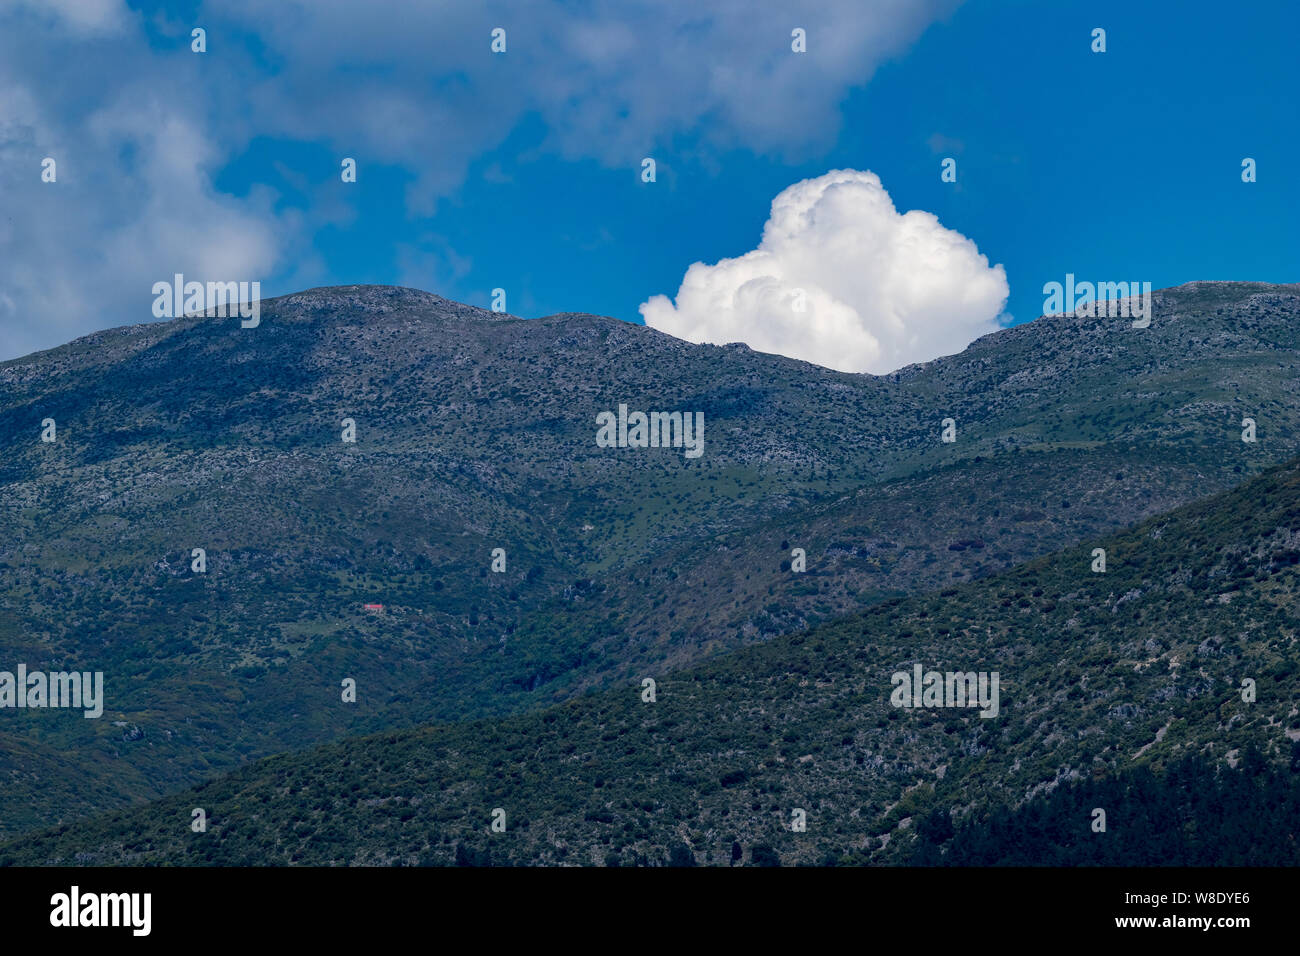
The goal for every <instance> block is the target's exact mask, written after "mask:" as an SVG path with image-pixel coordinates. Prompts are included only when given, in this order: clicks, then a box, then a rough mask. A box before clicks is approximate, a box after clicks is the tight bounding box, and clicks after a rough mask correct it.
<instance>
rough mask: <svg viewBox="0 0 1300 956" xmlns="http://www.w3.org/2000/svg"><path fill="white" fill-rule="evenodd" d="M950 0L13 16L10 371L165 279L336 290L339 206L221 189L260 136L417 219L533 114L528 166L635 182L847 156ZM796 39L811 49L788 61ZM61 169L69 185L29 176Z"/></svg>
mask: <svg viewBox="0 0 1300 956" xmlns="http://www.w3.org/2000/svg"><path fill="white" fill-rule="evenodd" d="M958 2H959V0H789V2H788V3H787V4H786V5H785V6H784V7H783V9H782V13H781V16H780V17H777V18H776V19H775V20H774V19H773V18H772V17H767V16H755V15H754V8H753V5H752V3H750V2H749V0H743V2H742V0H717V2H715V3H712V4H710V5H709V6H708V9H707V10H706V9H704V8H702V7H701V6H700V5H699V4H698V2H697V0H617V2H615V0H591V2H590V3H584V4H576V5H575V4H572V3H570V2H568V0H535V2H533V3H528V4H519V3H517V2H514V0H482V2H476V3H471V4H467V3H464V2H462V0H369V2H368V3H367V4H364V5H361V6H358V5H357V4H356V3H355V2H350V0H283V2H280V3H275V4H267V3H265V2H263V0H203V2H202V3H201V4H199V5H198V7H197V9H190V12H188V13H185V12H182V13H178V14H176V18H174V19H173V18H172V17H170V16H169V15H167V14H165V13H164V12H163V11H162V10H161V9H159V10H158V11H155V12H154V13H152V14H149V15H146V14H142V13H141V12H139V11H138V10H136V9H133V8H132V5H130V4H128V3H127V2H125V0H0V196H4V197H5V204H4V208H3V210H0V290H2V291H0V359H4V358H8V357H11V356H13V355H17V354H22V352H24V351H27V350H31V349H36V348H47V347H50V346H53V345H56V344H58V343H61V342H64V341H67V340H68V339H69V338H71V337H73V336H75V335H80V334H84V333H86V332H89V331H92V330H93V329H96V328H102V327H105V326H113V325H120V324H123V323H126V322H135V321H142V320H147V319H149V318H151V317H152V316H151V314H150V312H149V311H148V308H147V306H148V304H149V303H150V302H151V296H150V295H149V290H150V288H151V287H152V283H153V282H154V281H157V280H159V279H165V278H167V277H169V276H171V275H172V274H173V273H174V272H185V273H187V274H188V273H191V272H192V273H195V274H197V273H200V272H201V273H203V274H205V275H207V274H209V273H212V272H218V271H219V272H222V273H226V272H234V273H237V274H235V275H231V276H229V278H232V279H238V278H243V277H244V276H245V275H247V277H248V278H249V279H250V280H251V279H259V278H261V279H271V278H272V276H273V275H274V272H273V270H276V269H277V268H279V269H280V270H286V269H287V270H293V275H292V278H293V280H294V281H295V282H297V281H300V280H301V281H302V282H304V283H308V284H319V282H320V281H322V280H325V279H327V278H328V277H327V276H325V275H322V274H320V273H321V271H322V270H321V267H320V261H319V257H317V256H316V255H315V254H314V253H313V252H312V250H311V246H310V243H311V240H312V236H313V234H314V232H315V231H316V230H318V229H319V228H321V227H322V224H330V223H332V222H334V221H336V220H337V219H338V218H339V217H340V216H346V215H348V214H349V211H350V209H351V207H350V206H349V205H347V203H346V202H341V201H340V200H338V199H337V198H334V199H332V198H331V197H332V196H335V195H336V192H331V191H330V190H328V189H326V188H323V187H320V186H319V185H317V186H315V187H309V188H316V189H317V193H318V194H317V195H315V196H313V197H312V202H311V204H310V205H309V206H308V207H307V208H305V209H302V210H300V211H292V210H289V211H284V210H283V209H280V208H279V207H278V203H277V199H278V197H276V196H275V195H272V194H271V193H270V191H269V189H262V188H256V187H255V188H253V189H252V190H251V191H250V192H249V193H248V194H247V195H230V194H227V193H224V192H222V190H221V189H219V188H218V187H217V182H218V181H219V179H218V177H219V175H220V173H221V172H222V170H223V169H224V168H225V167H226V165H227V164H228V163H229V162H230V161H231V160H232V159H235V158H237V157H239V156H240V155H241V154H243V152H244V151H245V149H246V148H247V147H248V145H249V144H250V142H252V141H253V140H255V139H257V138H267V139H272V140H274V139H285V140H290V141H293V142H300V143H310V144H316V145H324V146H327V147H329V148H330V149H331V150H332V151H333V152H334V153H335V154H336V155H337V156H354V157H357V158H358V161H359V163H360V164H361V168H362V170H363V173H362V175H367V173H366V172H364V171H365V170H369V169H374V168H375V166H376V165H379V164H386V165H393V166H396V167H399V168H400V169H401V170H403V171H404V172H406V173H409V175H410V181H409V183H408V186H407V202H406V206H407V212H408V213H409V214H410V215H412V216H413V217H421V216H430V215H432V214H433V213H434V212H435V210H436V208H437V205H438V203H439V201H441V200H442V199H444V198H446V197H448V196H452V195H454V193H455V192H456V190H457V189H459V188H460V186H461V185H462V183H463V182H464V180H465V177H466V175H467V172H468V171H469V169H470V168H471V166H472V164H473V163H474V162H476V161H477V160H479V159H480V158H482V157H483V156H484V154H485V153H487V152H489V151H490V150H492V149H495V148H497V147H498V146H500V145H501V144H502V143H503V142H506V141H507V140H508V138H509V137H510V136H511V134H512V133H513V132H514V131H515V130H517V129H520V128H521V124H528V123H530V122H531V121H533V120H535V119H539V118H540V121H541V123H540V126H541V127H542V132H541V133H540V135H539V136H536V135H533V133H534V130H533V129H532V128H530V127H528V126H524V127H522V128H525V129H528V130H529V142H528V143H527V144H526V145H525V146H524V147H523V153H522V154H520V155H518V156H515V157H514V161H515V162H526V161H527V160H528V157H529V156H530V155H539V154H542V153H551V154H556V153H558V154H560V155H562V156H564V157H566V158H594V159H595V160H597V161H599V162H601V163H603V164H605V165H607V166H610V167H617V166H623V167H626V168H628V169H636V168H638V167H639V164H640V161H641V158H642V157H643V156H646V155H655V154H656V153H655V151H656V150H662V151H663V152H662V154H660V155H671V154H674V150H673V146H674V145H681V144H682V143H683V142H685V143H686V146H685V147H684V149H685V153H682V154H683V155H685V154H689V155H699V156H706V155H707V154H708V153H709V152H710V150H712V151H713V152H714V153H717V152H720V151H723V150H731V149H735V148H746V149H751V150H754V151H759V152H772V153H780V154H782V155H784V156H785V157H786V158H794V157H798V156H801V155H802V156H806V155H807V154H808V152H809V151H811V150H815V149H817V148H820V147H822V146H825V145H826V144H827V143H829V142H831V141H833V139H834V137H835V134H836V132H837V130H838V126H839V121H840V116H839V104H840V102H841V101H842V100H843V98H844V96H845V94H846V93H847V92H848V91H849V90H850V89H851V88H853V87H855V86H860V85H862V84H865V83H866V82H867V80H868V79H869V78H870V76H871V75H872V73H873V72H874V70H875V69H876V67H877V66H879V65H880V64H881V63H882V62H884V61H885V60H886V59H887V58H889V57H891V56H895V55H897V54H899V53H901V52H902V51H903V50H905V49H906V48H907V47H908V45H910V44H911V43H912V42H913V41H914V40H915V39H916V38H917V37H918V36H919V35H920V33H921V32H922V31H923V30H924V29H925V28H926V27H927V26H928V25H929V24H931V23H932V22H934V21H935V20H936V19H938V18H940V17H942V16H944V15H946V14H947V13H948V12H950V11H951V10H952V9H953V8H955V6H956V5H957V3H958ZM362 6H364V8H365V9H364V14H359V12H358V11H359V10H361V9H362ZM196 24H202V25H203V26H204V28H205V29H207V34H208V35H207V38H208V49H209V51H210V52H209V53H207V54H205V55H202V56H199V55H195V54H192V53H191V52H190V38H189V30H190V28H191V26H193V25H196ZM496 26H504V27H505V28H507V30H508V33H509V44H508V52H507V53H506V54H505V55H504V56H497V55H494V54H492V53H491V52H490V49H489V39H490V31H491V29H492V28H493V27H496ZM795 26H798V27H802V28H804V29H805V30H806V31H807V38H808V40H807V42H808V52H807V53H803V54H795V53H793V52H791V50H790V30H791V29H793V28H794V27H795ZM69 63H72V64H75V65H76V68H75V69H68V64H69ZM46 156H50V157H53V158H55V159H56V160H57V161H58V174H59V177H58V183H57V184H42V183H40V181H39V175H40V162H41V160H42V158H44V157H46ZM494 159H495V160H496V162H497V163H498V164H499V163H501V160H502V158H501V157H494ZM509 167H510V160H509V158H506V162H505V164H504V167H503V166H502V165H497V166H494V167H489V169H490V170H491V174H492V175H495V176H509V175H510V174H511V170H510V168H509ZM671 175H672V169H671V166H670V165H664V166H661V167H660V176H661V177H664V178H667V177H669V176H671ZM329 179H332V177H331V176H329V175H326V176H324V177H321V179H311V178H310V177H309V179H308V181H309V183H311V182H315V183H319V182H320V181H322V180H329ZM304 191H306V190H304ZM426 252H428V253H429V256H430V257H431V258H428V261H427V262H426V261H425V260H422V259H421V258H420V256H421V252H420V250H418V249H406V248H403V249H396V250H394V255H395V257H396V258H397V260H398V265H399V267H400V268H402V269H403V270H404V271H409V270H412V269H421V268H424V267H425V266H428V267H429V268H432V267H433V266H435V265H437V264H438V263H441V264H442V269H443V271H444V272H448V273H450V274H452V275H455V274H456V272H457V270H458V269H460V268H462V265H461V264H458V261H457V260H456V259H455V258H454V257H447V256H445V255H443V253H442V252H440V251H439V250H438V249H437V248H434V249H433V250H426ZM284 275H285V273H284V271H281V272H280V273H279V278H278V281H277V285H278V286H279V288H280V289H286V288H291V287H292V286H290V285H289V284H288V282H289V280H288V279H286V278H284ZM221 277H222V278H225V277H226V276H225V275H222V276H221ZM348 278H353V279H361V278H364V277H362V276H356V277H348ZM142 288H143V289H144V293H143V294H142V293H141V292H140V290H141V289H142ZM264 292H267V293H268V294H270V290H269V289H268V288H267V287H266V286H264ZM142 303H143V305H142Z"/></svg>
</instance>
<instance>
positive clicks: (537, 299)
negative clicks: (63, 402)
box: [0, 0, 1300, 361]
mask: <svg viewBox="0 0 1300 956" xmlns="http://www.w3.org/2000/svg"><path fill="white" fill-rule="evenodd" d="M60 6H61V4H54V7H60ZM355 6H356V7H357V10H358V11H359V10H360V9H361V8H362V7H365V8H366V12H365V13H364V14H360V13H356V12H353V13H349V12H348V6H347V5H343V4H333V3H321V4H318V5H313V4H303V5H300V4H297V3H286V4H284V5H283V7H281V6H280V5H275V7H276V10H277V12H276V13H274V14H266V13H262V12H261V11H260V7H259V5H258V4H255V3H252V2H251V0H249V2H236V0H231V2H226V3H207V4H203V3H178V4H172V3H167V4H152V3H145V4H139V3H135V4H130V5H125V4H118V3H114V2H112V0H86V4H85V5H84V6H83V7H82V8H81V12H80V13H66V14H65V15H62V16H59V15H55V14H51V13H50V12H49V11H48V9H45V10H39V9H37V8H35V7H34V6H32V5H29V4H25V3H19V2H15V0H0V36H2V37H3V39H0V55H3V57H4V60H5V62H6V63H7V66H3V67H0V105H3V106H5V107H7V109H6V110H5V112H7V113H8V114H9V117H8V122H5V121H3V120H0V190H3V192H2V193H0V195H2V196H3V198H4V199H5V200H6V201H5V203H4V205H5V206H6V207H7V208H8V210H9V212H8V214H5V213H4V212H0V229H2V230H3V231H0V255H2V256H3V258H4V259H5V260H6V261H7V262H8V263H9V265H8V266H7V267H5V266H0V332H2V333H3V334H4V338H3V339H0V358H7V357H12V356H14V355H18V354H22V353H23V352H26V351H31V350H33V349H35V348H43V347H49V346H52V345H55V344H58V343H59V342H62V341H65V340H67V339H69V338H71V337H72V336H73V335H76V334H84V333H85V332H88V331H91V330H92V329H94V328H97V327H107V326H113V325H121V324H128V323H134V322H143V321H150V320H151V316H150V314H149V302H150V296H149V294H148V293H149V284H150V281H151V280H152V279H157V278H169V277H170V276H171V274H172V273H173V272H174V271H187V275H189V274H193V273H194V272H199V273H202V274H204V275H208V276H209V277H218V276H214V275H211V273H213V272H214V271H216V272H220V271H221V270H222V269H224V270H225V271H226V272H228V273H230V275H228V276H227V275H225V274H223V275H221V276H219V277H221V278H227V277H229V278H247V279H259V280H260V281H261V282H262V293H263V295H264V296H271V295H276V294H281V293H286V292H291V291H296V290H298V289H300V288H303V287H305V286H308V285H333V284H347V283H386V284H401V285H412V286H417V287H420V288H424V289H427V290H429V291H434V292H437V293H439V294H442V295H446V296H448V297H450V298H454V299H458V300H461V301H465V302H469V303H472V304H476V305H481V306H485V307H486V306H488V305H489V300H490V293H491V290H492V289H493V288H496V287H501V288H504V289H506V291H507V307H508V310H509V311H510V312H512V313H514V314H517V315H522V316H527V317H533V316H538V315H544V314H548V313H552V312H560V311H583V312H595V313H600V314H605V315H610V316H615V317H617V318H621V319H626V320H629V321H641V318H640V314H639V311H638V307H639V306H640V305H641V304H642V303H643V302H646V301H647V300H648V299H650V298H651V297H652V296H655V295H666V296H668V297H670V298H671V297H674V296H676V295H677V292H678V287H679V285H680V284H681V283H682V280H683V274H684V273H685V272H686V269H687V268H688V267H689V266H690V265H691V264H692V263H695V262H703V263H709V264H711V263H715V262H717V261H718V260H721V259H725V258H729V257H737V256H741V255H743V254H745V253H747V252H750V251H751V250H754V249H755V248H756V246H757V244H758V242H759V238H760V235H761V234H762V232H763V228H764V223H765V222H766V221H767V219H768V216H769V211H770V209H769V207H770V205H771V203H772V200H773V198H774V197H776V196H777V195H778V194H780V193H781V192H782V191H783V190H785V189H787V187H790V186H791V185H792V184H794V183H797V182H799V181H801V180H805V179H814V178H816V177H820V176H823V175H824V174H826V173H827V172H828V171H830V170H836V169H851V170H862V171H867V170H869V171H871V172H873V173H875V174H876V176H878V177H879V181H880V184H881V186H883V189H884V190H885V191H886V192H887V193H888V196H889V198H891V199H892V201H893V204H894V205H895V206H896V207H897V209H898V211H899V212H903V211H906V210H913V209H916V210H924V211H928V212H929V213H933V214H934V216H936V217H937V219H938V221H939V223H941V224H942V226H944V227H946V228H947V229H948V230H953V231H955V232H956V233H960V234H961V236H964V237H966V238H967V239H969V240H970V241H971V242H972V243H973V244H974V245H975V246H976V247H978V253H979V254H982V255H983V256H986V257H987V259H988V264H989V265H990V266H992V265H997V264H1000V265H1002V266H1003V267H1004V269H1005V281H1006V286H1007V288H1008V290H1009V295H1008V297H1007V300H1006V303H1005V306H1004V307H1003V310H999V316H1000V317H998V318H994V319H993V320H992V321H994V322H1000V323H1005V322H1006V321H1009V320H1010V318H1011V317H1013V318H1014V321H1025V320H1029V319H1032V318H1034V317H1036V316H1037V315H1039V314H1040V313H1041V311H1042V305H1043V298H1044V296H1043V292H1042V286H1043V284H1044V283H1045V282H1048V281H1051V280H1054V279H1055V280H1063V278H1064V276H1065V274H1066V273H1067V272H1072V273H1074V274H1075V275H1076V276H1078V277H1080V278H1082V279H1103V280H1138V281H1149V282H1151V283H1152V285H1153V286H1154V287H1155V288H1160V287H1164V286H1170V285H1176V284H1179V283H1182V282H1186V281H1190V280H1194V279H1250V280H1263V281H1273V282H1294V281H1300V267H1298V266H1297V263H1300V239H1298V238H1297V222H1296V211H1297V210H1298V209H1300V186H1297V175H1296V171H1297V161H1298V159H1300V123H1298V122H1297V110H1296V106H1295V103H1296V93H1297V91H1298V90H1300V83H1297V80H1298V79H1300V68H1298V67H1297V66H1296V59H1297V58H1296V56H1295V50H1294V37H1295V36H1296V35H1297V27H1300V14H1298V13H1297V12H1296V6H1295V4H1293V3H1284V2H1275V3H1274V2H1265V3H1257V4H1253V5H1248V6H1243V7H1241V8H1233V9H1225V8H1223V7H1222V6H1220V5H1211V4H1209V3H1201V2H1186V3H1177V4H1174V3H1150V4H1140V3H1139V4H1134V3H1132V2H1129V3H1107V2H1096V0H1093V2H1087V3H1080V2H1052V3H1039V2H1013V0H1002V2H979V0H968V2H965V3H961V4H955V3H952V2H931V3H926V2H915V3H906V4H900V3H897V2H890V3H876V4H873V3H842V4H835V3H830V4H826V3H823V4H800V3H791V4H783V5H781V6H780V10H781V12H780V13H776V12H773V13H764V12H762V11H761V8H760V7H754V6H753V5H751V4H743V5H738V4H733V3H730V2H725V3H719V4H717V5H716V10H713V9H711V8H710V6H709V5H708V4H678V3H664V4H662V5H656V4H643V3H639V2H635V0H628V2H626V3H623V4H615V3H609V4H606V3H595V2H593V3H582V4H578V3H536V4H529V5H526V6H525V5H521V4H514V5H511V4H493V3H490V2H489V3H484V4H482V5H479V6H478V7H476V8H475V9H472V10H465V9H463V8H464V7H465V5H464V4H452V5H444V6H439V5H438V4H404V3H400V2H398V0H384V2H382V3H375V4H373V5H366V4H359V5H355ZM458 7H459V8H462V9H459V10H458V9H457V8H458ZM803 8H806V10H804V9H803ZM774 9H776V8H775V7H774ZM87 10H89V11H90V12H89V13H87V12H86V11H87ZM313 11H314V12H313ZM322 11H324V13H322ZM525 11H527V12H526V13H525ZM702 11H704V12H702ZM746 11H748V12H746ZM660 21H663V22H660ZM585 24H590V25H591V29H590V30H588V29H586V27H585V26H584V25H585ZM495 25H502V26H504V27H505V28H506V29H507V31H508V48H507V52H506V53H505V54H503V55H493V54H492V53H491V52H490V50H489V49H488V47H489V42H490V37H489V31H490V30H491V28H492V27H493V26H495ZM801 25H803V26H805V27H806V28H807V30H808V52H807V53H806V54H803V57H804V59H803V60H797V59H795V56H794V54H792V53H791V51H790V50H789V45H790V38H789V33H790V28H791V27H793V26H801ZM192 26H205V28H206V29H207V30H208V46H209V50H208V52H207V53H206V54H204V55H197V54H194V53H192V52H191V51H190V49H189V30H190V28H191V27H192ZM1095 27H1101V28H1104V29H1105V30H1106V45H1107V50H1106V52H1105V53H1104V54H1098V53H1093V52H1092V51H1091V49H1090V45H1091V42H1092V40H1091V31H1092V30H1093V28H1095ZM756 44H760V45H763V44H766V46H764V49H763V51H762V53H761V55H759V54H756V53H755V45H756ZM832 46H833V47H834V48H835V49H834V50H833V52H827V47H832ZM70 60H71V61H75V62H77V63H78V64H79V65H80V67H81V69H80V70H79V71H77V72H78V74H79V76H78V78H66V77H62V76H60V75H59V65H60V64H67V63H68V62H69V61H70ZM692 64H693V65H692ZM755 64H757V65H755ZM720 70H721V71H723V73H722V75H723V76H724V77H729V76H730V74H729V73H728V72H726V71H734V72H735V77H734V82H733V80H732V79H725V80H721V81H720V80H719V79H718V77H719V71H720ZM750 70H752V71H753V72H752V73H747V71H750ZM792 70H798V71H802V72H800V73H793V72H791V71H792ZM0 115H3V114H0ZM47 155H49V156H57V157H59V158H60V181H59V183H58V184H57V185H55V184H49V185H48V186H43V185H42V184H40V183H39V178H38V177H39V163H40V159H41V157H43V156H47ZM142 156H143V157H144V158H143V159H142V158H141V157H142ZM343 156H352V157H355V158H356V160H357V162H358V179H357V182H356V183H343V182H341V181H340V177H339V162H340V159H341V158H342V157H343ZM644 156H652V157H653V158H654V159H655V161H656V163H657V181H656V182H653V183H643V182H642V181H641V178H640V163H641V159H642V157H644ZM946 156H951V157H953V158H955V159H956V161H957V170H958V181H957V182H956V183H945V182H942V181H941V179H940V162H941V160H942V158H943V157H946ZM1244 157H1252V158H1254V159H1255V160H1256V162H1257V164H1258V181H1257V182H1254V183H1249V184H1248V183H1243V182H1242V181H1241V162H1242V159H1243V158H1244ZM65 170H66V172H65ZM65 187H66V188H65ZM56 189H57V190H59V192H57V193H56V192H54V190H56ZM42 190H44V191H43V192H42ZM33 193H34V194H36V195H35V196H33V195H32V194H33ZM74 227H75V228H76V230H77V235H75V236H74V235H73V233H72V230H73V228H74ZM213 244H220V245H223V246H224V247H225V249H224V251H223V252H221V253H220V254H218V253H217V252H214V250H213V248H212V246H213ZM846 261H849V260H846ZM849 264H850V266H851V261H849ZM146 280H150V281H146ZM6 284H7V285H8V286H9V287H8V288H6V287H5V286H6ZM854 294H857V295H862V296H870V295H871V294H872V293H871V290H870V289H869V288H868V289H866V290H865V291H863V290H858V291H857V292H855V293H854ZM871 307H872V306H871V305H864V306H861V307H859V309H858V311H859V312H862V311H864V310H868V309H870V308H871ZM985 311H987V309H985ZM985 318H988V317H984V318H982V319H981V321H984V319H985ZM736 321H737V322H741V323H743V322H744V321H747V319H746V318H745V316H743V315H742V316H740V317H739V318H738V319H737V320H736ZM756 321H758V320H756ZM918 321H919V320H918ZM974 327H975V326H974V325H972V326H971V328H974ZM981 327H983V326H981ZM937 331H945V330H943V329H937ZM951 334H953V335H957V336H959V337H960V336H962V335H963V332H962V331H953V332H952V333H951ZM972 334H973V333H972ZM967 340H969V339H968V337H967ZM964 344H965V341H959V342H955V346H954V348H952V349H950V350H956V349H957V348H960V347H961V346H963V345H964ZM917 348H919V349H921V350H922V351H924V349H925V348H927V346H926V345H925V344H924V343H921V344H920V345H918V346H917ZM773 350H775V349H773ZM783 350H786V351H795V352H797V350H798V349H797V346H791V348H790V349H783ZM930 350H931V351H934V347H930ZM900 354H905V355H906V356H907V357H908V358H916V357H917V354H914V353H913V352H904V353H900ZM920 357H933V355H928V354H922V355H921V356H920ZM887 358H888V357H887V356H886V357H885V358H882V359H881V361H887Z"/></svg>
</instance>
